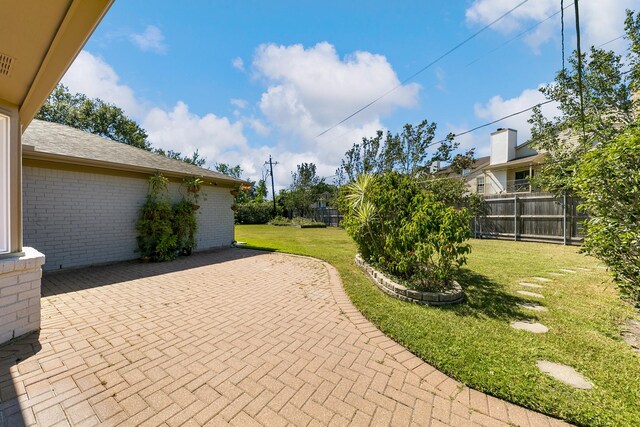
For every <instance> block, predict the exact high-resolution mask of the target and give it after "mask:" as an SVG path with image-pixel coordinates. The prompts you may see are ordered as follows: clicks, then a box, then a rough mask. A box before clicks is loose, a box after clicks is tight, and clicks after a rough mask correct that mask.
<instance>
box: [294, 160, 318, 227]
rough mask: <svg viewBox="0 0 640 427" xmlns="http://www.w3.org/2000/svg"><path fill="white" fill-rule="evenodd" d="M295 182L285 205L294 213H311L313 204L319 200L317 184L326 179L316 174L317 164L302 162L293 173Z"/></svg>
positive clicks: (301, 214)
mask: <svg viewBox="0 0 640 427" xmlns="http://www.w3.org/2000/svg"><path fill="white" fill-rule="evenodd" d="M291 176H292V178H293V183H292V184H291V186H290V187H289V192H288V193H286V197H285V199H284V202H285V207H286V209H287V210H288V211H289V212H292V213H293V214H294V215H299V216H304V215H306V214H308V213H309V210H310V209H311V205H312V204H313V203H314V202H315V201H316V200H317V196H318V192H317V186H318V184H320V183H324V179H323V178H320V177H319V176H318V175H317V174H316V165H315V164H313V163H302V164H300V165H298V166H297V169H296V171H295V172H293V173H292V174H291Z"/></svg>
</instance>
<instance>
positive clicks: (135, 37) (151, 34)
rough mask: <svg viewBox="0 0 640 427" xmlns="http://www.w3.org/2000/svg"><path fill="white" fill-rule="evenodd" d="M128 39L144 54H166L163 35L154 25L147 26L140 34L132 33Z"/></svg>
mask: <svg viewBox="0 0 640 427" xmlns="http://www.w3.org/2000/svg"><path fill="white" fill-rule="evenodd" d="M129 39H130V40H131V42H132V43H133V44H135V45H136V46H137V47H138V49H140V50H142V51H144V52H155V53H160V54H163V53H166V52H167V46H166V45H165V44H164V35H163V34H162V31H161V30H160V28H158V27H156V26H155V25H147V28H145V30H144V31H143V32H142V33H133V34H131V35H129Z"/></svg>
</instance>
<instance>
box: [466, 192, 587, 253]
mask: <svg viewBox="0 0 640 427" xmlns="http://www.w3.org/2000/svg"><path fill="white" fill-rule="evenodd" d="M579 204H580V200H579V199H577V198H575V197H569V196H564V197H563V196H560V197H555V196H553V195H552V194H548V193H530V194H505V195H495V196H488V197H485V199H484V206H485V213H486V215H485V216H481V217H474V218H473V220H472V224H471V230H472V232H473V235H474V237H477V238H495V239H509V240H523V241H533V242H546V243H560V244H565V245H580V244H582V242H583V236H582V226H581V222H582V221H583V220H584V219H585V218H586V216H585V215H582V214H580V213H579V212H578V210H577V206H578V205H579Z"/></svg>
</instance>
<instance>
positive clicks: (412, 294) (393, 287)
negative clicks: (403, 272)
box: [355, 254, 464, 305]
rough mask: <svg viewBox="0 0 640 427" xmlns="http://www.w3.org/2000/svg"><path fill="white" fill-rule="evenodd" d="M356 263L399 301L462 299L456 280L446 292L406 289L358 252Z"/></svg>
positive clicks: (433, 302) (442, 302)
mask: <svg viewBox="0 0 640 427" xmlns="http://www.w3.org/2000/svg"><path fill="white" fill-rule="evenodd" d="M355 261H356V265H357V266H358V267H360V268H361V269H362V270H363V271H364V272H365V273H367V276H369V278H370V279H371V281H372V282H373V283H375V285H376V286H377V287H378V289H380V290H381V291H382V292H384V293H385V294H387V295H389V296H392V297H394V298H397V299H399V300H401V301H407V302H413V303H416V304H426V305H447V304H457V303H459V302H462V300H464V291H463V290H462V287H461V286H460V284H459V283H458V282H456V281H455V280H454V281H453V288H452V289H451V290H449V291H446V292H423V291H415V290H413V289H407V288H406V287H405V286H402V285H399V284H398V283H396V282H394V281H393V280H391V279H389V278H388V277H386V276H385V275H384V274H382V273H381V272H379V271H378V270H376V269H375V268H373V267H371V266H370V265H369V264H368V263H367V262H366V261H365V260H364V259H363V258H362V256H360V254H357V255H356V260H355Z"/></svg>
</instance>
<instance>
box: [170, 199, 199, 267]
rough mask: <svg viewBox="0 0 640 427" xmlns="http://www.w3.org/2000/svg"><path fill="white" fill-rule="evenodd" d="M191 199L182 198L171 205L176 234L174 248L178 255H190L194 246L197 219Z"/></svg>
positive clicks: (174, 232)
mask: <svg viewBox="0 0 640 427" xmlns="http://www.w3.org/2000/svg"><path fill="white" fill-rule="evenodd" d="M195 206H197V205H195V204H194V203H193V202H192V201H190V200H187V199H185V198H183V199H182V200H180V201H179V202H178V203H176V204H175V205H173V217H172V226H173V234H174V235H175V236H176V250H177V251H178V253H179V254H180V255H191V252H192V251H193V250H194V249H195V247H196V232H197V231H198V220H197V218H196V207H195Z"/></svg>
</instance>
